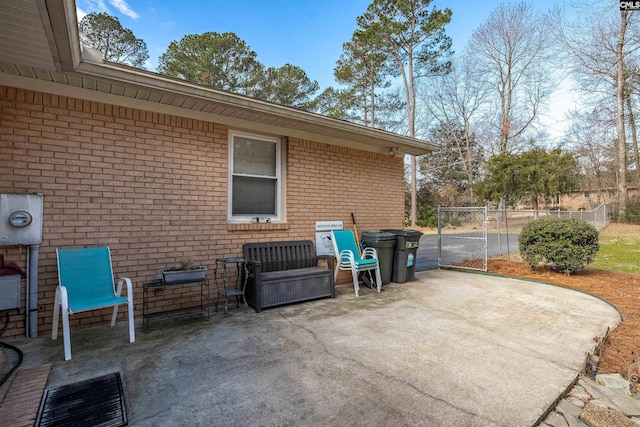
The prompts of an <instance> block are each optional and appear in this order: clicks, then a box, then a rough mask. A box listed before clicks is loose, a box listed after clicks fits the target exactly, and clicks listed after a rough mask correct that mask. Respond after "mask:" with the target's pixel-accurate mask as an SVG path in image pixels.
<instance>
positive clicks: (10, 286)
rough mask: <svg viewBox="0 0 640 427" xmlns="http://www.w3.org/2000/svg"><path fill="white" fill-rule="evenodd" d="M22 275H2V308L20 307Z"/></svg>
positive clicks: (0, 296)
mask: <svg viewBox="0 0 640 427" xmlns="http://www.w3.org/2000/svg"><path fill="white" fill-rule="evenodd" d="M20 278H21V277H20V275H19V274H10V275H6V276H0V310H11V309H14V308H20Z"/></svg>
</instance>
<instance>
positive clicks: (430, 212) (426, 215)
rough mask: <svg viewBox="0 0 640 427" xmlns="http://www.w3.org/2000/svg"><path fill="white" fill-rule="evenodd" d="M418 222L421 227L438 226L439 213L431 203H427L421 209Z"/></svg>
mask: <svg viewBox="0 0 640 427" xmlns="http://www.w3.org/2000/svg"><path fill="white" fill-rule="evenodd" d="M416 224H417V225H419V226H420V227H437V226H438V214H437V212H436V211H435V210H434V209H433V208H432V207H431V206H429V205H426V206H424V207H422V209H420V212H419V213H418V219H417V220H416Z"/></svg>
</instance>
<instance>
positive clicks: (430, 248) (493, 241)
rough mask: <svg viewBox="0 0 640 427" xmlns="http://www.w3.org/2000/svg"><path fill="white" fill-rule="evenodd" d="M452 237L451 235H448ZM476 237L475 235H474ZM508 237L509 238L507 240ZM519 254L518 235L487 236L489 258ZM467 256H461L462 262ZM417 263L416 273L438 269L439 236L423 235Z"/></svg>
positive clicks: (493, 234)
mask: <svg viewBox="0 0 640 427" xmlns="http://www.w3.org/2000/svg"><path fill="white" fill-rule="evenodd" d="M447 235H448V236H451V233H449V234H447ZM464 235H465V234H464V233H460V234H457V235H456V236H460V237H463V236H464ZM474 235H475V234H474ZM507 236H508V237H509V238H508V239H507ZM508 252H509V253H514V252H518V235H517V234H509V235H507V234H504V233H502V234H500V239H498V234H497V233H489V234H488V235H487V256H489V257H492V256H496V255H500V254H506V253H508ZM465 256H466V255H461V258H460V260H462V259H464V257H465ZM416 258H417V262H416V271H425V270H434V269H436V268H438V235H437V234H423V235H422V237H420V246H419V247H418V253H417V257H416Z"/></svg>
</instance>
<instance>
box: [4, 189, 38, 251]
mask: <svg viewBox="0 0 640 427" xmlns="http://www.w3.org/2000/svg"><path fill="white" fill-rule="evenodd" d="M42 205H43V198H42V194H0V245H3V246H10V245H39V244H41V243H42Z"/></svg>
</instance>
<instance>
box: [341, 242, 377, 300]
mask: <svg viewBox="0 0 640 427" xmlns="http://www.w3.org/2000/svg"><path fill="white" fill-rule="evenodd" d="M331 240H332V242H333V250H334V252H335V254H336V258H337V259H338V262H337V263H336V264H337V265H336V270H335V279H336V280H337V279H338V273H339V272H340V270H351V275H352V276H353V287H354V289H355V291H356V297H357V296H359V293H360V285H359V284H358V273H359V272H361V271H366V272H368V274H369V277H371V271H372V270H375V272H376V280H375V283H376V287H377V289H378V292H380V288H381V287H382V278H381V276H380V263H379V262H378V252H376V250H375V248H365V250H364V251H362V255H360V251H359V250H358V245H357V244H356V238H355V237H354V236H353V232H352V231H351V230H337V231H332V232H331ZM371 281H372V282H373V278H371Z"/></svg>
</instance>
